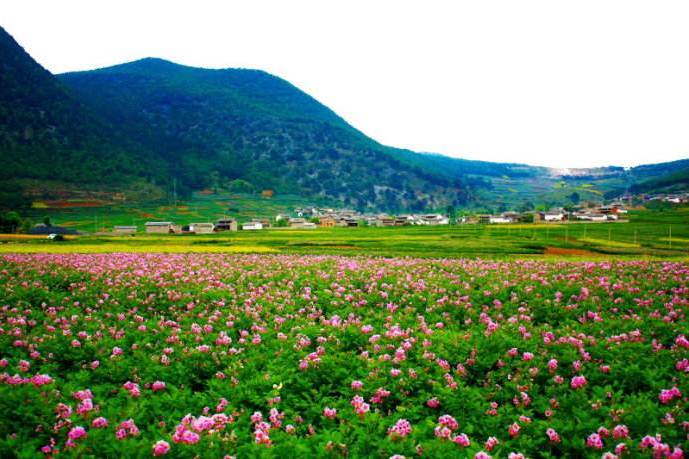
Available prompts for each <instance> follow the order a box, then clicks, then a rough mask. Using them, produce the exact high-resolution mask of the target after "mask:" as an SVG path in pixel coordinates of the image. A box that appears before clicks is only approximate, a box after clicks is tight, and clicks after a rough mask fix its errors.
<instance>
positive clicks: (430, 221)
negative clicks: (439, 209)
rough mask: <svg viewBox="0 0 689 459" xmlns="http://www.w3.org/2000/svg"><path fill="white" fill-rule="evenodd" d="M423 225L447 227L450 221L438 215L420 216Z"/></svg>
mask: <svg viewBox="0 0 689 459" xmlns="http://www.w3.org/2000/svg"><path fill="white" fill-rule="evenodd" d="M421 222H422V224H423V225H449V224H450V219H449V218H447V217H446V216H444V215H440V214H428V215H422V216H421Z"/></svg>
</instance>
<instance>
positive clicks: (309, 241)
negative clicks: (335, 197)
mask: <svg viewBox="0 0 689 459" xmlns="http://www.w3.org/2000/svg"><path fill="white" fill-rule="evenodd" d="M186 217H187V218H189V219H190V220H189V221H196V220H197V219H196V218H195V216H191V217H189V215H187V216H186ZM91 218H92V217H91ZM53 220H54V221H53V223H54V224H58V225H60V224H62V223H63V222H61V221H60V220H55V219H53ZM111 221H113V222H114V221H116V220H111ZM189 221H183V222H180V223H188V222H189ZM139 222H140V225H141V223H142V221H141V220H140V221H139ZM131 223H132V220H131V219H129V220H128V219H127V217H124V218H123V219H122V220H120V221H119V223H117V224H131ZM84 225H85V226H84V227H85V228H87V229H88V228H89V225H90V228H91V229H93V219H91V220H90V221H87V222H85V223H84ZM139 229H140V230H142V227H141V226H140V228H139ZM0 242H2V243H0V252H6V253H13V252H46V251H47V252H52V251H59V252H61V253H68V252H208V251H212V252H223V251H228V252H233V251H234V252H271V253H285V254H339V255H360V254H367V255H376V256H386V257H398V256H412V257H428V258H458V257H477V256H480V257H488V258H514V257H542V256H546V257H548V258H554V259H558V258H578V259H591V258H618V257H621V258H632V259H634V258H639V257H644V258H646V257H652V258H686V257H687V254H688V253H689V209H675V210H673V211H657V212H655V211H636V212H633V213H632V215H631V222H629V223H564V224H555V223H548V224H542V223H524V224H515V225H475V224H467V225H455V226H431V227H390V228H377V227H359V228H356V229H351V228H320V229H316V230H293V229H285V228H275V229H269V230H262V231H257V232H251V231H239V232H226V233H217V234H210V235H188V236H184V235H171V236H168V235H163V236H160V235H148V234H141V233H140V234H137V235H136V236H134V237H132V236H124V237H123V236H108V235H95V236H79V237H68V240H67V241H65V242H64V243H62V244H60V245H59V246H57V245H55V244H51V243H50V241H46V240H44V239H37V238H26V239H22V238H21V237H10V238H3V237H2V236H0Z"/></svg>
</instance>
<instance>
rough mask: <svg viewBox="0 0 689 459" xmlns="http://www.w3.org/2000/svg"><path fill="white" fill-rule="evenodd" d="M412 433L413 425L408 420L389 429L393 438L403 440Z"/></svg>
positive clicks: (398, 422) (399, 422)
mask: <svg viewBox="0 0 689 459" xmlns="http://www.w3.org/2000/svg"><path fill="white" fill-rule="evenodd" d="M410 433H411V423H410V422H409V421H407V420H406V419H400V420H399V421H397V422H396V423H395V425H394V426H392V427H390V429H388V435H390V437H391V438H393V439H394V438H403V437H406V436H407V435H409V434H410Z"/></svg>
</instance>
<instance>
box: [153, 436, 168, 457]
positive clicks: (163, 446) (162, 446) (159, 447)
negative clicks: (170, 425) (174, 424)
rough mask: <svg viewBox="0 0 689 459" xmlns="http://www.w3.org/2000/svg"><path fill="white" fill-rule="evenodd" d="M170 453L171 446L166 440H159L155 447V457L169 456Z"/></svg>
mask: <svg viewBox="0 0 689 459" xmlns="http://www.w3.org/2000/svg"><path fill="white" fill-rule="evenodd" d="M168 451H170V444H169V443H168V442H166V441H164V440H158V441H157V442H156V443H155V444H154V445H153V455H154V456H163V455H165V454H167V452H168Z"/></svg>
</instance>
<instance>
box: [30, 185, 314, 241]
mask: <svg viewBox="0 0 689 459" xmlns="http://www.w3.org/2000/svg"><path fill="white" fill-rule="evenodd" d="M58 204H59V205H56V204H55V203H46V202H43V201H38V202H35V203H34V206H35V207H34V208H32V209H30V210H29V211H28V212H26V213H25V216H26V217H29V218H31V219H32V220H33V221H35V222H37V223H38V222H41V221H43V219H44V218H45V217H49V218H50V220H51V222H52V223H53V224H55V225H60V226H66V227H69V228H73V229H76V230H79V231H83V232H89V233H94V232H102V231H111V230H112V227H113V226H115V225H137V226H139V227H140V228H141V229H143V224H144V223H145V222H147V221H155V220H157V221H174V222H175V223H178V224H181V225H187V224H189V223H195V222H206V221H216V220H217V219H218V218H220V217H223V216H232V217H234V218H236V219H237V220H239V221H240V222H245V221H248V220H251V219H253V218H273V217H275V215H277V214H279V213H286V212H291V211H293V210H294V208H295V207H303V206H306V205H318V204H319V203H316V202H304V200H303V198H300V197H297V196H285V195H278V196H275V197H272V198H263V197H261V196H260V195H250V194H229V193H223V194H210V195H206V194H202V193H195V194H194V195H193V196H192V198H191V199H190V200H188V201H184V202H181V201H180V203H179V204H178V205H177V206H174V205H172V203H170V202H150V203H146V204H141V203H137V204H134V203H119V204H117V203H116V204H112V203H102V204H100V205H99V203H98V202H97V201H60V202H59V203H58Z"/></svg>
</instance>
